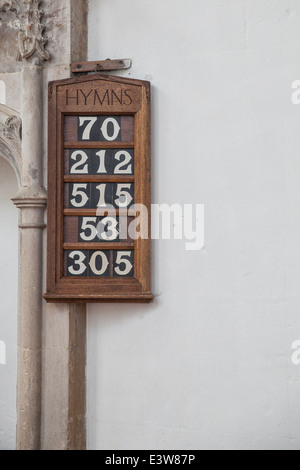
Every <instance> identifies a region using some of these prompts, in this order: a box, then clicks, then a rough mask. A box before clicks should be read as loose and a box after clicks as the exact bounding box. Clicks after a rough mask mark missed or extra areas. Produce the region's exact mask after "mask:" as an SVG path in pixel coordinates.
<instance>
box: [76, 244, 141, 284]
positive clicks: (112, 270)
mask: <svg viewBox="0 0 300 470" xmlns="http://www.w3.org/2000/svg"><path fill="white" fill-rule="evenodd" d="M67 274H68V276H79V277H95V276H99V277H103V276H106V277H108V276H122V277H125V276H126V277H133V276H134V252H133V251H119V250H114V251H92V250H75V251H68V252H67Z"/></svg>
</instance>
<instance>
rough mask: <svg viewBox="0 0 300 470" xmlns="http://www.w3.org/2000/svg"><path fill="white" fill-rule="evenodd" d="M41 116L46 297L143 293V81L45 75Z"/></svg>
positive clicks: (146, 256)
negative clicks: (44, 120)
mask: <svg viewBox="0 0 300 470" xmlns="http://www.w3.org/2000/svg"><path fill="white" fill-rule="evenodd" d="M48 120H49V129H48V140H49V145H48V236H47V239H48V246H47V253H48V255H47V292H46V294H45V296H44V297H45V299H46V300H47V301H48V302H84V303H86V302H150V301H151V300H152V299H153V295H152V294H151V283H150V279H151V266H150V261H151V260H150V243H151V242H150V236H149V234H150V233H151V231H150V212H151V209H150V208H151V205H150V203H151V201H150V166H151V165H150V84H149V83H148V82H144V81H141V80H132V79H125V78H119V77H109V76H102V75H91V76H87V77H84V78H80V79H78V78H76V79H69V80H62V81H57V82H52V83H50V84H49V113H48ZM141 207H143V213H144V218H143V219H142V220H143V223H144V225H145V226H144V227H143V228H142V229H141V227H140V225H141V219H139V217H140V212H141ZM145 214H146V217H145ZM138 219H139V220H138ZM137 227H139V230H134V229H136V228H137Z"/></svg>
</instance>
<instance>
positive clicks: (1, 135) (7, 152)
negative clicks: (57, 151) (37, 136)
mask: <svg viewBox="0 0 300 470" xmlns="http://www.w3.org/2000/svg"><path fill="white" fill-rule="evenodd" d="M21 133H22V121H21V118H20V114H19V113H18V112H17V111H15V110H13V109H11V108H9V107H8V106H5V105H3V104H0V157H3V158H4V159H5V160H6V161H7V162H8V163H9V164H10V165H11V166H12V168H13V169H14V171H15V173H16V176H17V180H18V185H19V187H21V186H22V158H21V138H22V135H21Z"/></svg>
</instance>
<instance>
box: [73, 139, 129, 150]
mask: <svg viewBox="0 0 300 470" xmlns="http://www.w3.org/2000/svg"><path fill="white" fill-rule="evenodd" d="M64 147H65V149H79V150H80V149H103V150H105V149H133V148H134V142H88V141H86V142H75V141H74V142H71V141H66V142H65V143H64Z"/></svg>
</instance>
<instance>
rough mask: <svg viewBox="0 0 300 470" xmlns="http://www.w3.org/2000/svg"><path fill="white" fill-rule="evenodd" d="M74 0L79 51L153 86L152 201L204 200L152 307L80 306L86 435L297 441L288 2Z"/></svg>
mask: <svg viewBox="0 0 300 470" xmlns="http://www.w3.org/2000/svg"><path fill="white" fill-rule="evenodd" d="M89 7H90V12H89V60H99V59H105V58H107V57H110V58H112V59H113V58H127V57H131V58H132V59H133V67H132V69H131V70H129V71H127V72H123V73H121V75H122V76H126V77H134V78H140V79H146V80H150V81H151V82H152V85H153V117H152V125H153V133H152V135H153V142H152V144H153V148H152V156H153V164H152V172H153V173H152V197H153V203H169V204H172V203H175V202H177V203H181V204H183V203H194V204H196V203H199V204H201V203H203V204H205V248H204V249H203V250H202V251H199V252H187V251H185V248H184V242H181V241H157V242H153V293H154V294H155V296H156V298H155V301H154V302H153V304H152V305H150V306H140V305H91V306H90V307H89V311H88V439H89V448H90V449H193V448H194V449H274V450H275V449H299V447H300V380H299V379H300V366H296V365H293V364H292V361H291V356H292V353H293V351H292V348H291V345H292V343H293V342H294V341H295V340H299V339H300V282H299V279H300V245H299V237H300V217H299V208H300V132H299V129H300V107H299V106H298V107H297V106H295V105H293V104H292V102H291V93H292V90H291V85H292V82H293V81H294V80H297V79H300V28H299V25H300V3H299V0H272V1H269V0H268V1H267V0H226V1H224V0H201V1H199V0H186V1H184V2H183V1H182V0H164V1H161V0H127V1H126V2H124V1H123V0H110V1H105V0H90V2H89Z"/></svg>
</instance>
